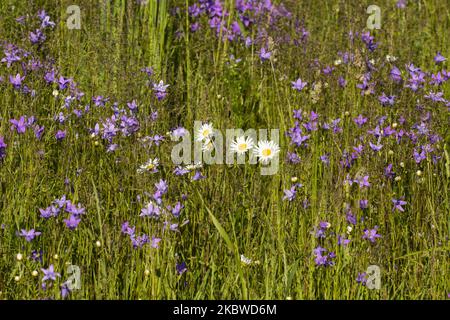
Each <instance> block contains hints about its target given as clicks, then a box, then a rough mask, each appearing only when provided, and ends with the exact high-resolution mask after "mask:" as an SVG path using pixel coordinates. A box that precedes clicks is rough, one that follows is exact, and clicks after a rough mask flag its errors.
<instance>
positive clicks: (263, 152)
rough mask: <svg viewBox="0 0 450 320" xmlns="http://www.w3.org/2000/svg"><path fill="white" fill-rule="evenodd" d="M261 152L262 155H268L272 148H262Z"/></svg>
mask: <svg viewBox="0 0 450 320" xmlns="http://www.w3.org/2000/svg"><path fill="white" fill-rule="evenodd" d="M261 153H262V155H263V156H264V157H269V156H270V155H271V154H272V150H271V149H264V150H263V151H262V152H261Z"/></svg>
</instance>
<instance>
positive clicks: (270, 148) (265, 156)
mask: <svg viewBox="0 0 450 320" xmlns="http://www.w3.org/2000/svg"><path fill="white" fill-rule="evenodd" d="M253 152H254V154H255V155H256V156H257V157H258V158H259V161H260V162H263V163H267V162H269V161H270V160H272V159H273V157H275V156H276V155H277V153H278V152H280V147H279V146H278V145H277V144H276V143H275V142H273V141H267V140H264V141H259V142H258V146H257V147H256V148H255V149H254V151H253Z"/></svg>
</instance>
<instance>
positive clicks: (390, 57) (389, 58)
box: [386, 54, 397, 62]
mask: <svg viewBox="0 0 450 320" xmlns="http://www.w3.org/2000/svg"><path fill="white" fill-rule="evenodd" d="M396 60H397V57H394V56H391V55H389V54H388V55H386V61H387V62H394V61H396Z"/></svg>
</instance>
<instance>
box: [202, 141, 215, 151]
mask: <svg viewBox="0 0 450 320" xmlns="http://www.w3.org/2000/svg"><path fill="white" fill-rule="evenodd" d="M212 149H214V142H213V141H212V140H211V139H209V138H207V139H206V140H205V141H204V142H203V145H202V150H203V151H211V150H212Z"/></svg>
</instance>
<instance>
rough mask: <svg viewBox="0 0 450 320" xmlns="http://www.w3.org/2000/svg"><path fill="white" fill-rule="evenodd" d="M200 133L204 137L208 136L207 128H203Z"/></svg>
mask: <svg viewBox="0 0 450 320" xmlns="http://www.w3.org/2000/svg"><path fill="white" fill-rule="evenodd" d="M202 135H203V136H204V137H207V136H209V129H204V130H203V131H202Z"/></svg>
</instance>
